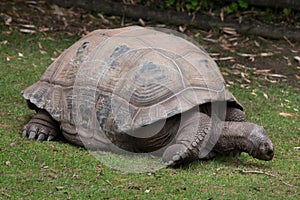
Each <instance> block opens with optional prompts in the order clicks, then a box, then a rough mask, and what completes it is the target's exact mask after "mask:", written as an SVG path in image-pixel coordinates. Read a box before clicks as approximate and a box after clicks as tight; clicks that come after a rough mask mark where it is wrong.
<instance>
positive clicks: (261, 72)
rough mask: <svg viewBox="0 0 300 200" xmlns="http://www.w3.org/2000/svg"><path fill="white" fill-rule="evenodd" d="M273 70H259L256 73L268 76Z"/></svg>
mask: <svg viewBox="0 0 300 200" xmlns="http://www.w3.org/2000/svg"><path fill="white" fill-rule="evenodd" d="M270 71H271V70H270V69H258V70H256V71H255V73H257V74H268V73H269V72H270Z"/></svg>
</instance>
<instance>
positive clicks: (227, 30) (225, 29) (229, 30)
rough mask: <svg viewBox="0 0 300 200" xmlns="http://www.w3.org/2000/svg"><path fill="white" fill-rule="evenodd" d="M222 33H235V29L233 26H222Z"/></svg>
mask: <svg viewBox="0 0 300 200" xmlns="http://www.w3.org/2000/svg"><path fill="white" fill-rule="evenodd" d="M223 31H224V33H227V34H229V35H236V34H237V33H236V30H235V29H234V28H229V27H224V28H223Z"/></svg>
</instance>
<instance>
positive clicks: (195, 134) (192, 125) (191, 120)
mask: <svg viewBox="0 0 300 200" xmlns="http://www.w3.org/2000/svg"><path fill="white" fill-rule="evenodd" d="M211 126H212V123H211V119H210V117H209V116H208V115H206V114H204V113H201V112H199V111H197V110H196V111H189V112H187V113H185V116H183V120H182V122H181V124H180V127H179V130H178V133H177V136H176V140H175V144H172V145H170V146H169V147H168V148H167V149H166V150H165V151H164V153H163V156H162V163H163V164H164V165H167V166H175V165H179V164H183V163H187V162H191V161H193V160H197V159H198V157H199V155H200V154H203V153H205V152H204V151H205V148H206V145H207V143H208V140H209V138H210V136H211V135H210V134H211ZM207 153H208V152H207Z"/></svg>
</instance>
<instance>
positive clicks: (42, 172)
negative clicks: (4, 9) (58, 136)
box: [0, 27, 300, 199]
mask: <svg viewBox="0 0 300 200" xmlns="http://www.w3.org/2000/svg"><path fill="white" fill-rule="evenodd" d="M1 29H2V30H3V31H2V32H1V33H0V38H1V39H0V55H1V57H0V59H1V61H0V119H1V124H0V136H1V143H0V154H1V160H0V161H1V162H0V199H67V198H71V199H87V198H90V199H274V198H276V199H299V197H300V188H299V187H300V164H299V163H300V162H299V161H300V151H299V150H295V149H294V147H299V146H300V139H299V132H300V127H299V124H300V123H299V110H300V106H299V102H300V99H299V93H296V92H295V90H294V89H293V88H291V87H290V86H287V84H284V83H274V84H265V83H264V82H262V81H253V83H252V84H251V88H249V89H244V88H241V87H240V86H239V85H235V86H231V87H230V90H231V91H232V92H233V93H234V94H235V96H236V97H237V98H238V99H239V100H240V102H241V103H242V104H243V105H244V106H245V109H246V113H247V115H248V118H249V121H251V122H254V123H258V124H261V125H264V126H265V128H266V129H267V131H268V132H269V135H270V138H271V139H272V140H273V142H274V145H275V148H276V152H275V153H276V155H275V158H274V159H273V160H272V161H270V162H264V161H259V160H256V159H253V158H251V157H250V156H248V155H245V154H242V156H240V157H238V158H217V159H214V160H210V161H198V162H194V163H192V164H190V165H187V166H184V167H182V168H178V169H172V168H168V169H166V168H163V169H161V170H158V171H156V172H152V173H141V174H125V173H120V172H117V171H114V170H111V169H109V168H108V167H106V166H101V163H100V162H99V161H98V160H97V159H95V157H94V156H93V155H91V154H90V153H89V152H88V151H86V150H85V149H83V148H80V147H76V146H73V145H70V144H68V143H63V142H35V141H29V140H28V139H22V138H21V137H20V132H21V129H22V127H23V125H25V124H26V122H27V121H28V120H29V119H30V117H31V116H32V115H33V113H34V112H33V111H31V110H29V109H27V107H26V103H25V100H24V99H23V98H22V96H21V90H22V89H25V88H26V87H27V86H29V85H30V84H32V83H34V82H35V81H37V80H38V79H39V78H40V76H41V75H42V73H43V72H44V70H45V69H46V67H47V66H48V65H49V64H50V63H51V59H50V58H51V57H53V56H54V55H55V53H53V52H57V53H58V54H59V53H60V52H61V51H63V49H65V48H66V47H68V46H69V45H70V44H72V43H73V42H74V41H75V40H76V39H77V38H68V36H65V35H63V34H61V35H57V34H56V35H51V34H46V35H43V34H38V35H25V34H21V33H19V32H18V31H15V30H13V31H11V33H10V34H8V33H7V31H9V30H8V29H7V28H6V27H1ZM5 41H7V42H5ZM38 42H40V44H41V46H42V49H43V50H44V51H46V52H41V51H40V49H39V46H38ZM19 53H22V54H23V55H24V57H21V56H20V54H19ZM7 58H9V61H8V60H7ZM253 80H256V78H255V77H253ZM253 90H255V93H256V94H257V95H256V96H255V95H253V94H251V93H252V91H253ZM264 93H265V94H267V96H268V99H266V98H265V97H264V95H263V94H264ZM281 112H287V113H293V114H297V115H298V118H295V117H286V118H285V117H282V116H280V115H279V113H281ZM240 170H245V171H262V172H265V173H266V174H254V173H241V172H240ZM267 173H269V174H272V175H274V176H269V175H267Z"/></svg>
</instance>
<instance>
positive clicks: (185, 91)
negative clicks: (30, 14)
mask: <svg viewBox="0 0 300 200" xmlns="http://www.w3.org/2000/svg"><path fill="white" fill-rule="evenodd" d="M23 96H24V98H25V99H26V100H27V102H28V106H29V108H31V109H34V110H35V111H36V114H35V115H34V116H33V117H32V119H31V120H30V121H29V122H28V123H27V124H26V125H25V126H24V129H23V131H22V136H23V137H26V136H28V137H29V139H36V140H39V141H42V140H53V139H56V138H58V136H59V135H63V136H64V138H66V140H68V141H69V142H71V143H73V144H76V145H81V146H84V147H86V148H87V149H91V150H93V149H95V150H101V151H108V152H115V153H126V152H127V153H128V152H135V153H145V152H146V153H153V155H159V156H161V161H162V163H163V164H165V165H167V166H174V165H178V164H182V163H186V162H190V161H193V160H195V159H207V158H211V157H214V156H216V155H228V154H231V153H233V152H234V153H237V152H238V153H240V152H246V153H248V154H250V155H251V156H253V157H254V158H258V159H261V160H271V159H272V158H273V155H274V148H273V144H272V142H271V140H270V139H269V137H268V136H267V133H266V131H265V129H264V128H263V127H262V126H259V125H256V124H253V123H250V122H247V120H246V116H245V114H244V112H243V108H242V106H241V104H240V103H239V102H238V101H237V100H236V98H235V97H234V96H233V95H232V94H231V93H230V92H229V91H228V89H227V88H226V84H225V81H224V79H223V77H222V75H221V73H220V71H219V68H218V66H217V65H216V63H215V62H214V61H213V59H212V58H211V57H210V56H209V55H208V53H207V52H206V51H204V50H203V49H202V48H201V47H200V46H199V45H197V44H196V43H195V42H193V41H192V40H190V39H187V38H185V37H184V36H181V35H180V34H177V33H175V32H172V31H160V30H156V29H154V28H143V27H139V26H131V27H125V28H119V29H105V30H104V29H103V30H96V31H93V32H91V33H89V34H88V35H86V36H85V37H83V38H82V39H80V40H79V41H77V42H76V43H75V44H73V45H72V46H71V47H70V48H68V49H67V50H65V51H64V52H63V53H62V54H61V55H60V56H59V58H58V59H56V60H55V61H54V62H53V63H52V64H51V65H50V66H49V67H48V69H47V70H46V72H45V73H44V75H43V76H42V77H41V79H40V80H39V81H38V82H36V83H34V84H33V85H31V86H30V87H28V88H27V89H25V90H24V91H23Z"/></svg>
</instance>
